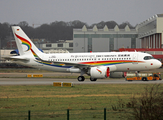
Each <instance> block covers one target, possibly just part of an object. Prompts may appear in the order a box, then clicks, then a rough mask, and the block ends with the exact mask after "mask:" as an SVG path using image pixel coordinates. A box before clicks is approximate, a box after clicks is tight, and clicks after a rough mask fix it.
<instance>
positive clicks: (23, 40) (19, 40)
mask: <svg viewBox="0 0 163 120" xmlns="http://www.w3.org/2000/svg"><path fill="white" fill-rule="evenodd" d="M12 30H13V34H14V37H15V40H16V45H17V47H18V50H19V54H20V55H25V54H31V53H32V54H33V52H34V53H36V54H37V55H39V54H42V52H41V51H40V50H39V49H38V48H37V47H36V46H35V45H34V44H33V42H32V41H31V40H30V39H29V37H28V36H27V35H26V34H25V33H24V31H23V30H22V29H21V28H20V27H19V26H13V27H12Z"/></svg>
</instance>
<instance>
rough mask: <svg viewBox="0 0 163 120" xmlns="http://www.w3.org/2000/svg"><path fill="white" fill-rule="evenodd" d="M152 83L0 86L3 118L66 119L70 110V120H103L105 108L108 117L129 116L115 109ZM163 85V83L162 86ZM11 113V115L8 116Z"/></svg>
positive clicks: (6, 119)
mask: <svg viewBox="0 0 163 120" xmlns="http://www.w3.org/2000/svg"><path fill="white" fill-rule="evenodd" d="M146 86H151V85H150V84H148V85H147V84H101V85H75V86H74V87H63V88H60V87H53V86H50V85H31V86H30V85H27V86H26V85H22V86H0V118H1V119H5V120H10V119H16V120H17V119H27V112H28V110H31V119H32V120H33V119H34V120H35V119H38V120H48V119H50V120H51V119H54V118H55V120H62V119H66V110H67V109H70V120H77V119H81V120H92V119H93V120H94V119H96V120H100V119H101V120H102V119H103V109H104V108H107V118H109V120H110V119H111V120H112V119H113V120H114V119H115V120H117V119H127V116H128V115H127V113H126V114H124V113H123V112H120V113H119V111H115V110H113V108H121V107H122V104H123V105H124V108H125V109H127V108H126V107H125V105H126V104H127V103H128V102H129V100H130V98H131V97H132V96H133V95H134V94H136V93H142V92H143V91H144V88H145V87H146ZM161 86H163V85H161ZM7 116H8V117H7Z"/></svg>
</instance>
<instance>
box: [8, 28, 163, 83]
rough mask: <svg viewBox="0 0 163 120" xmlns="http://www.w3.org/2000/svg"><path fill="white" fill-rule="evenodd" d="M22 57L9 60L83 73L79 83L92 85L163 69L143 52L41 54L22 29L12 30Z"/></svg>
mask: <svg viewBox="0 0 163 120" xmlns="http://www.w3.org/2000/svg"><path fill="white" fill-rule="evenodd" d="M12 30H13V34H14V37H15V40H16V44H17V47H18V50H19V54H20V55H19V56H12V57H9V58H6V59H10V60H13V61H14V62H16V63H18V64H21V65H24V66H29V67H34V68H39V69H44V70H51V71H55V72H70V73H80V76H79V77H78V81H84V80H85V77H84V76H83V75H84V74H87V75H89V76H90V80H91V81H96V80H97V79H102V78H107V77H109V76H118V75H121V76H124V73H125V72H129V71H134V72H135V71H147V70H151V69H156V68H159V67H161V65H162V64H161V62H160V61H159V60H156V59H154V58H153V57H152V55H150V54H147V53H141V52H96V53H94V52H92V53H55V54H45V53H43V52H41V51H40V50H39V49H38V48H37V47H36V46H35V45H34V44H33V42H32V41H31V40H30V39H29V38H28V36H27V35H26V34H25V33H24V32H23V30H22V29H21V28H20V27H19V26H13V27H12Z"/></svg>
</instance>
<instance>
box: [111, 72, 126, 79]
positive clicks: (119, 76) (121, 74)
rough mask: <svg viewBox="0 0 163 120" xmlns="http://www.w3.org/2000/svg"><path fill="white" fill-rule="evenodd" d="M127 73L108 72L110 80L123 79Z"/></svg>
mask: <svg viewBox="0 0 163 120" xmlns="http://www.w3.org/2000/svg"><path fill="white" fill-rule="evenodd" d="M126 75H127V72H110V78H124V77H126Z"/></svg>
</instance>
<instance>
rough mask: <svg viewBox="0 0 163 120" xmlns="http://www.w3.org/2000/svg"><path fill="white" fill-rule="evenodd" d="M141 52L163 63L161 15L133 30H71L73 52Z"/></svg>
mask: <svg viewBox="0 0 163 120" xmlns="http://www.w3.org/2000/svg"><path fill="white" fill-rule="evenodd" d="M135 50H136V51H141V52H147V53H150V54H152V55H153V56H154V57H155V58H157V59H159V60H160V61H162V63H163V14H156V15H154V16H152V17H150V18H149V19H147V20H145V21H143V22H141V23H140V24H138V25H137V26H136V27H135V28H134V29H130V28H129V26H128V25H127V26H126V27H125V28H124V29H119V28H118V26H115V27H114V28H113V29H108V26H106V25H105V26H104V28H103V29H98V28H97V26H96V25H95V26H94V27H93V28H92V29H87V28H86V26H83V28H82V29H73V52H90V51H92V52H110V51H135Z"/></svg>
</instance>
